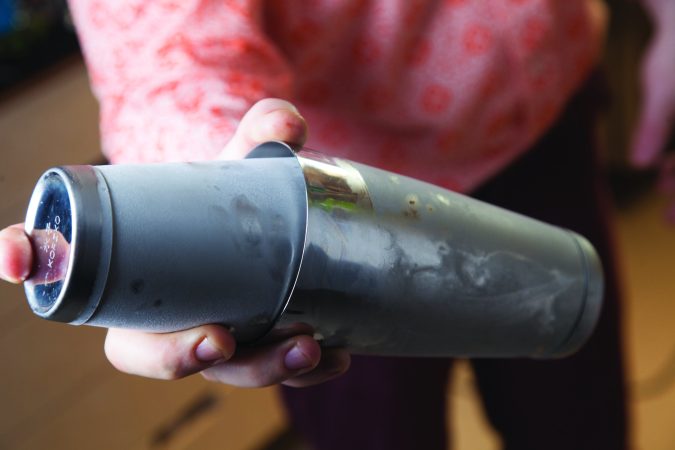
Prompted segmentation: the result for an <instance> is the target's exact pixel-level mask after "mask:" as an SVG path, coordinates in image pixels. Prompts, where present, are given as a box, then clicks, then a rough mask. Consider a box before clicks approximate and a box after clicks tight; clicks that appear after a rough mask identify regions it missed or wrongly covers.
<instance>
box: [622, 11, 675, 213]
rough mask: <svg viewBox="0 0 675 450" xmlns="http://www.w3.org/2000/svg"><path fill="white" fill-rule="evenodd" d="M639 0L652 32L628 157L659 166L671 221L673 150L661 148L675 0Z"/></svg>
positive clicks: (670, 108)
mask: <svg viewBox="0 0 675 450" xmlns="http://www.w3.org/2000/svg"><path fill="white" fill-rule="evenodd" d="M642 3H643V4H644V6H645V8H646V9H647V11H648V13H649V14H650V15H651V17H652V21H653V23H654V35H653V37H652V41H651V42H650V44H649V47H648V49H647V52H646V54H645V57H644V59H643V62H642V69H641V70H642V73H641V75H642V106H641V111H640V117H639V120H638V124H637V128H636V130H635V132H634V135H633V143H632V148H631V155H630V157H631V162H632V164H633V165H634V166H635V167H638V168H641V169H644V168H650V167H654V168H657V169H658V170H659V188H660V190H661V191H663V192H664V193H666V195H668V196H670V197H673V199H674V200H673V201H672V202H671V205H670V206H669V208H668V211H667V213H666V214H667V216H666V217H667V219H668V221H670V222H672V223H675V154H673V153H671V154H667V153H666V152H665V151H666V150H668V149H666V146H667V145H668V138H669V136H670V133H671V132H672V131H673V128H674V127H673V125H675V76H673V74H675V2H674V1H672V0H643V2H642Z"/></svg>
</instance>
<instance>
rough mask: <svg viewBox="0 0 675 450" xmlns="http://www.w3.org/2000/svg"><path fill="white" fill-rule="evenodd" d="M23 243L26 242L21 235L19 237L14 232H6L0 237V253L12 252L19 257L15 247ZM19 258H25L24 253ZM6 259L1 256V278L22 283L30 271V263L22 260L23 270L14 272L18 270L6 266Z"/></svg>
mask: <svg viewBox="0 0 675 450" xmlns="http://www.w3.org/2000/svg"><path fill="white" fill-rule="evenodd" d="M23 244H24V242H23V241H22V238H21V237H17V236H14V235H12V234H9V233H6V234H5V235H3V236H2V237H0V255H2V254H8V255H9V254H11V255H14V256H13V257H17V256H16V252H15V248H17V247H20V246H22V245H23ZM18 258H20V259H25V257H24V256H23V255H21V256H20V257H18ZM5 259H6V258H0V278H2V279H4V280H7V281H9V282H10V283H21V282H22V281H24V280H25V279H26V277H27V276H28V273H29V272H30V268H29V267H28V264H27V263H25V264H24V263H23V261H22V264H21V267H22V268H21V272H20V273H12V272H16V270H11V269H10V268H9V267H6V265H5V264H4V263H3V262H2V261H3V260H5ZM5 262H6V261H5Z"/></svg>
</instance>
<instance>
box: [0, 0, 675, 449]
mask: <svg viewBox="0 0 675 450" xmlns="http://www.w3.org/2000/svg"><path fill="white" fill-rule="evenodd" d="M70 3H71V7H72V12H73V16H74V20H75V24H76V26H77V28H78V32H79V33H80V37H81V41H82V45H83V49H84V53H85V57H86V60H87V64H88V67H89V70H90V75H91V81H92V86H93V89H94V92H95V94H96V95H97V97H98V98H99V100H100V102H101V133H102V138H103V148H104V151H105V153H106V155H107V156H108V158H109V159H110V160H111V161H112V162H113V163H123V162H160V161H186V160H189V161H197V160H208V159H214V158H223V159H238V158H242V157H244V156H245V155H246V154H247V153H248V151H250V150H251V149H252V148H253V147H254V146H255V145H256V144H259V143H262V142H265V141H269V140H278V141H284V142H287V143H290V144H293V145H297V146H302V145H304V144H305V143H306V144H307V145H308V146H309V147H311V148H315V149H317V150H320V151H325V152H326V153H328V154H332V155H336V156H343V157H346V158H349V159H352V160H355V161H359V162H364V163H367V164H370V165H372V166H375V167H381V168H384V169H388V170H391V171H393V172H398V173H401V174H404V175H409V176H413V177H416V178H419V179H423V180H425V181H429V182H431V183H433V184H437V185H439V186H443V187H445V188H448V189H451V190H454V191H458V192H462V193H469V194H471V195H472V196H475V197H477V198H479V199H483V200H486V201H488V202H489V203H493V204H497V205H500V206H504V207H506V208H508V209H512V210H515V211H518V212H521V213H523V214H526V215H529V216H532V217H535V218H538V219H541V220H543V221H546V222H549V223H553V224H556V225H559V226H562V227H566V228H569V229H571V230H574V231H576V232H578V233H580V234H582V235H584V236H586V237H587V238H588V239H589V240H590V241H591V242H592V243H593V244H594V246H595V247H596V249H597V250H598V253H599V254H600V256H601V259H602V260H603V264H604V268H605V276H606V294H605V305H604V309H603V311H602V314H601V317H600V320H599V323H598V326H597V330H596V332H595V334H594V335H593V336H592V337H591V339H590V340H589V342H588V343H587V345H586V346H585V347H584V348H583V349H582V350H581V351H580V352H579V353H577V354H576V355H574V356H571V357H569V358H566V359H562V360H556V361H531V360H488V359H481V360H474V361H472V365H473V368H474V370H475V373H476V378H477V382H478V385H479V387H480V391H481V395H482V398H483V403H484V406H485V408H486V411H487V415H488V418H489V420H490V422H491V423H492V425H493V426H494V427H495V428H496V429H497V430H498V432H499V433H500V434H501V436H502V439H503V442H504V446H505V448H509V449H510V448H518V449H527V448H533V449H535V448H536V449H538V448H542V447H546V448H550V449H558V448H560V449H569V448H575V449H586V448H587V449H591V448H593V449H597V448H607V449H610V448H611V449H623V448H627V445H628V444H627V431H626V429H627V424H626V406H625V392H624V375H623V361H622V356H621V346H620V336H619V318H620V314H619V292H618V288H617V272H616V268H615V267H614V264H613V258H612V250H611V239H610V235H611V233H610V231H609V230H610V227H609V224H608V216H607V210H606V202H607V197H606V191H605V186H604V182H603V179H602V176H601V171H600V166H599V161H598V159H597V155H596V154H595V149H596V146H597V145H596V142H595V139H594V135H593V127H594V123H595V119H596V115H597V113H598V110H599V109H600V107H601V106H602V102H603V98H602V95H601V93H602V83H601V80H599V77H598V76H597V74H594V72H593V68H594V66H595V65H596V62H597V57H598V54H599V51H600V47H601V42H602V35H603V31H604V24H605V13H604V9H603V8H602V5H601V4H600V3H598V2H596V1H582V0H575V1H569V2H555V1H553V0H550V1H543V0H542V1H534V0H532V1H528V0H525V1H522V0H518V1H515V0H494V1H490V2H471V1H468V0H461V1H457V0H454V1H445V2H431V1H417V2H409V1H406V0H396V1H391V2H386V3H385V2H375V1H365V0H351V1H344V2H333V1H329V0H318V1H314V2H292V3H291V2H284V1H268V2H253V1H232V0H222V1H217V2H216V1H205V0H188V1H181V2H173V1H161V2H152V3H147V2H140V1H132V0H125V1H119V2H114V4H112V3H110V2H103V1H96V0H71V2H70ZM645 3H646V4H647V6H648V7H649V8H650V11H653V12H655V16H656V17H658V20H657V23H658V24H660V29H661V30H665V24H671V25H672V23H673V21H672V20H673V19H674V18H675V12H673V7H672V4H673V2H668V1H666V0H662V1H659V0H652V1H645ZM659 39H660V40H658V41H657V42H656V44H655V46H654V47H653V52H652V53H651V59H649V60H648V65H647V69H646V70H647V71H646V79H647V81H648V82H649V84H648V85H647V86H648V90H647V91H646V97H645V99H646V103H645V109H644V113H643V121H642V122H641V126H640V128H639V130H638V133H637V134H636V136H637V137H636V143H635V151H634V159H635V162H636V163H637V164H639V165H642V166H648V165H651V164H656V163H657V162H659V161H661V160H662V159H661V156H660V155H661V151H662V150H663V148H662V147H663V145H664V142H665V139H666V136H667V130H668V128H669V125H670V123H671V122H670V121H672V116H673V111H674V110H675V94H673V93H674V92H675V83H673V80H672V79H671V78H672V77H670V76H669V74H670V73H672V72H669V71H668V67H667V64H666V63H663V61H670V59H668V57H669V53H668V51H669V50H672V48H673V47H672V43H673V38H672V33H667V32H665V31H664V32H663V33H662V34H660V35H659ZM650 62H651V64H649V63H650ZM662 63H663V64H662ZM664 67H665V68H664ZM655 93H656V94H655ZM301 113H302V115H301ZM305 118H306V119H305ZM309 130H311V132H309ZM670 166H672V164H671V165H670ZM664 167H668V164H666V165H665V166H664ZM664 174H665V175H668V171H667V170H665V171H664ZM34 257H35V255H34V253H33V250H32V247H31V242H30V241H29V239H28V237H27V236H26V234H25V232H24V228H23V226H21V225H15V226H12V227H9V228H6V229H5V230H3V231H2V232H1V233H0V273H1V274H2V277H3V278H4V279H6V280H8V281H12V282H22V281H24V280H25V279H26V278H27V277H29V275H30V274H31V270H32V261H33V258H34ZM105 351H106V355H107V356H108V358H109V360H110V361H111V363H112V364H113V365H114V366H115V367H116V368H118V369H119V370H122V371H124V372H128V373H131V374H137V375H141V376H147V377H153V378H162V379H175V378H180V377H184V376H187V375H190V374H194V373H201V374H202V375H203V376H204V377H205V378H206V379H208V380H211V381H214V382H221V383H227V384H232V385H236V386H252V387H254V386H266V385H271V384H282V385H284V387H283V395H284V399H285V402H286V405H287V407H288V410H289V413H290V416H291V419H292V423H293V425H294V426H296V427H297V428H298V430H299V431H301V432H302V433H303V434H304V436H305V437H306V438H307V439H308V441H309V442H310V444H311V445H312V446H313V447H314V448H316V449H318V450H325V449H338V448H339V449H344V448H353V449H357V448H368V449H404V448H425V449H442V448H446V446H447V442H446V432H445V423H446V419H445V417H446V416H445V415H446V412H445V395H444V393H445V388H446V384H447V378H448V370H449V368H450V366H451V360H448V359H442V358H428V359H415V358H394V357H365V356H354V357H350V355H349V354H348V352H346V351H345V350H342V349H335V348H331V349H326V348H322V347H321V346H320V345H319V344H318V343H317V342H316V341H315V340H314V338H313V330H311V329H298V330H295V332H294V333H292V335H288V336H282V337H281V340H278V341H276V342H274V343H270V344H267V345H264V346H260V347H256V348H245V349H240V348H237V345H236V343H235V341H234V339H233V336H232V334H231V333H230V332H229V331H228V330H227V329H225V328H224V327H222V326H219V325H205V326H200V327H197V328H193V329H189V330H186V331H179V332H173V333H167V334H152V333H145V332H139V331H130V330H122V329H110V331H109V333H108V337H107V339H106V345H105ZM350 362H351V368H350V370H349V371H347V369H348V368H349V367H350ZM341 374H343V375H342V376H341V377H339V378H336V377H337V376H338V375H341ZM333 378H336V379H335V380H332V379H333ZM329 380H332V381H329ZM327 381H329V382H327ZM297 387H303V388H304V389H292V388H297Z"/></svg>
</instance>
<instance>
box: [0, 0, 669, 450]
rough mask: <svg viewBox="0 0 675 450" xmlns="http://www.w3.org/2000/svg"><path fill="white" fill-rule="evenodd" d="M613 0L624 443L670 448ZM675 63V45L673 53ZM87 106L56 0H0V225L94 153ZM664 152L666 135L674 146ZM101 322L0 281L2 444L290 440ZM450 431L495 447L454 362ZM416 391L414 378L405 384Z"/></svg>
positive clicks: (271, 402) (664, 282)
mask: <svg viewBox="0 0 675 450" xmlns="http://www.w3.org/2000/svg"><path fill="white" fill-rule="evenodd" d="M610 3H616V4H612V26H611V29H610V37H609V42H608V46H607V52H606V58H605V67H606V73H607V75H608V78H609V82H610V86H611V90H612V93H611V105H610V109H609V112H608V115H607V118H606V121H605V123H604V124H603V126H602V130H600V133H601V136H602V137H603V139H604V140H605V143H606V148H607V162H608V165H609V168H610V173H611V179H612V186H613V191H614V194H615V218H616V221H615V223H616V241H617V246H618V248H619V254H620V257H621V260H620V263H621V266H622V268H623V273H624V286H625V290H626V294H627V295H626V299H625V300H626V302H625V304H624V323H623V326H624V330H625V332H624V336H625V350H626V352H627V361H628V374H629V380H630V381H629V386H628V388H629V391H630V401H631V403H632V405H631V407H632V417H631V423H632V429H633V436H632V440H633V443H634V445H635V448H637V449H648V450H670V449H673V448H675V428H673V426H672V422H673V417H674V416H675V321H674V320H673V318H674V317H675V302H673V301H672V300H673V298H674V297H675V281H674V280H673V269H672V266H671V265H670V264H671V261H672V259H671V257H670V256H671V255H673V254H675V227H673V226H672V225H671V226H669V225H667V224H666V223H665V221H664V219H663V212H664V210H665V205H666V202H665V199H664V198H662V197H661V196H660V195H659V194H658V193H657V191H656V189H655V188H654V186H653V184H654V181H655V174H653V173H637V172H635V171H633V170H632V169H630V168H629V167H628V164H627V162H626V154H627V153H626V143H627V142H630V139H629V136H630V130H631V129H632V124H633V123H634V121H635V118H636V107H637V104H638V95H639V92H638V81H637V80H638V74H637V69H638V64H639V58H640V53H641V51H642V49H643V47H644V44H645V42H646V41H647V38H648V36H649V33H650V30H649V26H648V22H647V20H646V19H645V18H644V15H643V13H642V11H641V10H640V8H639V6H638V5H637V2H624V1H616V2H610ZM674 57H675V55H674ZM97 120H98V118H97V106H96V102H95V100H94V99H93V97H92V95H91V93H90V91H89V87H88V81H87V75H86V71H85V68H84V65H83V63H82V60H81V57H80V55H79V53H78V47H77V39H76V37H75V35H74V33H73V30H72V26H71V24H70V20H69V17H68V14H67V11H66V9H65V6H64V3H63V2H61V1H51V2H44V1H27V0H26V1H20V0H0V155H1V156H2V158H1V159H0V193H1V194H0V224H2V225H3V226H5V225H9V224H12V223H16V222H20V221H22V217H23V215H24V213H25V208H26V205H27V201H28V198H29V195H30V192H31V190H32V187H33V185H34V183H35V181H36V180H37V178H38V176H39V175H40V174H41V173H42V172H43V171H44V170H45V169H47V168H49V167H51V166H54V165H61V164H94V163H102V162H103V158H102V156H101V154H100V149H99V141H98V134H97ZM672 144H674V146H675V142H672ZM103 338H104V331H103V330H99V329H92V328H87V327H82V328H75V327H69V326H64V325H59V324H54V323H50V322H46V321H42V320H38V319H37V318H36V317H34V316H33V315H32V314H31V312H30V311H29V308H28V307H27V305H26V304H25V300H24V295H23V290H22V289H21V288H19V287H16V286H10V285H7V284H5V283H2V284H0V357H1V358H2V361H3V365H2V370H0V449H12V450H14V449H27V450H28V449H47V448H48V449H54V450H58V449H68V450H79V449H90V448H98V449H139V450H140V449H185V450H187V449H202V450H209V449H228V450H239V449H241V450H263V449H300V448H303V444H302V443H301V442H299V440H298V438H297V437H296V436H295V435H294V434H293V432H292V431H291V430H289V429H288V426H287V422H286V418H285V416H284V413H283V411H282V409H281V407H280V403H279V401H278V399H277V396H276V392H275V390H274V389H235V388H231V387H227V386H220V385H213V384H210V383H207V382H205V381H204V380H202V379H201V378H200V377H192V378H189V379H186V380H182V381H178V382H162V381H152V380H145V379H141V378H137V377H132V376H128V375H123V374H120V373H118V372H116V371H115V370H114V369H113V368H112V367H111V366H110V365H109V363H108V362H107V361H106V360H105V357H104V355H103V351H102V346H103ZM449 382H450V383H451V389H450V391H449V392H450V393H449V396H448V399H447V402H448V405H449V407H450V408H451V409H452V413H451V415H450V416H451V418H452V419H451V420H452V423H449V424H448V426H449V428H450V429H452V430H453V434H452V441H453V445H454V447H453V448H455V449H457V450H476V449H486V450H492V449H498V448H499V441H498V438H497V437H496V436H495V435H494V433H493V432H492V431H491V430H490V429H489V427H488V426H487V425H486V422H485V419H484V417H483V413H482V411H481V408H480V401H479V400H478V397H477V395H476V391H475V388H474V380H473V378H472V374H471V371H470V369H469V367H468V365H467V364H465V363H460V364H458V365H457V366H456V370H455V372H454V374H453V377H452V379H451V380H450V381H449ZM411 389H414V386H411Z"/></svg>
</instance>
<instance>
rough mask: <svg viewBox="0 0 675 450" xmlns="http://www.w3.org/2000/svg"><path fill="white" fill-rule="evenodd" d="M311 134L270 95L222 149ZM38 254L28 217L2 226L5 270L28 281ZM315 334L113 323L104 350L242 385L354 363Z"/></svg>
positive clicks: (175, 372) (317, 379) (303, 377)
mask: <svg viewBox="0 0 675 450" xmlns="http://www.w3.org/2000/svg"><path fill="white" fill-rule="evenodd" d="M306 135H307V126H306V124H305V121H304V119H303V118H302V117H301V116H300V115H299V114H298V112H297V110H296V109H295V108H294V107H293V106H292V105H291V104H290V103H288V102H285V101H282V100H277V99H265V100H262V101H260V102H258V103H257V104H255V105H254V106H253V107H252V108H251V109H250V110H249V111H248V112H247V113H246V115H245V116H244V118H243V119H242V121H241V124H240V126H239V128H238V130H237V132H236V133H235V135H234V136H233V138H232V140H231V141H230V142H229V144H228V145H227V146H226V148H225V149H224V151H223V155H224V156H225V157H230V158H231V157H233V156H239V155H244V154H245V153H246V152H247V151H249V150H250V149H251V148H253V147H254V146H255V145H256V144H258V143H261V142H264V141H268V140H282V141H285V142H288V143H292V144H298V145H302V144H303V143H304V141H305V139H306ZM37 257H39V255H36V253H35V251H34V250H33V245H32V244H31V241H30V240H29V238H28V236H26V234H25V232H24V229H23V225H21V224H18V225H13V226H11V227H8V228H6V229H4V230H2V231H0V277H1V278H3V279H5V280H7V281H10V282H13V283H20V282H22V281H25V280H26V279H27V278H28V277H31V276H33V275H34V274H31V268H32V267H33V260H34V259H35V258H37ZM312 334H313V330H312V329H311V328H310V327H308V326H306V325H296V326H295V327H292V328H290V329H287V330H284V331H279V332H277V333H276V334H275V336H274V340H271V339H268V340H266V342H265V343H264V344H261V345H259V346H256V347H255V348H254V347H246V348H237V344H236V342H235V340H234V338H233V336H232V334H230V333H229V331H228V330H227V329H226V328H224V327H222V326H219V325H204V326H200V327H196V328H193V329H189V330H185V331H179V332H174V333H165V334H156V333H146V332H141V331H135V330H123V329H110V330H109V331H108V335H107V337H106V343H105V352H106V356H107V357H108V359H109V360H110V362H111V363H112V364H113V366H115V367H116V368H117V369H119V370H121V371H123V372H126V373H130V374H136V375H141V376H145V377H150V378H159V379H177V378H182V377H185V376H187V375H190V374H193V373H198V372H200V373H201V374H202V375H203V376H204V377H205V378H206V379H207V380H210V381H216V382H221V383H226V384H231V385H234V386H240V387H261V386H268V385H272V384H278V383H283V384H286V385H289V386H298V387H300V386H310V385H313V384H317V383H321V382H323V381H327V380H329V379H331V378H333V377H335V376H337V375H339V374H341V373H343V372H344V371H346V370H347V368H348V366H349V361H350V357H349V354H348V353H347V351H345V350H341V349H322V348H321V347H320V346H319V344H318V343H317V342H316V341H315V340H314V339H313V338H312Z"/></svg>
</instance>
